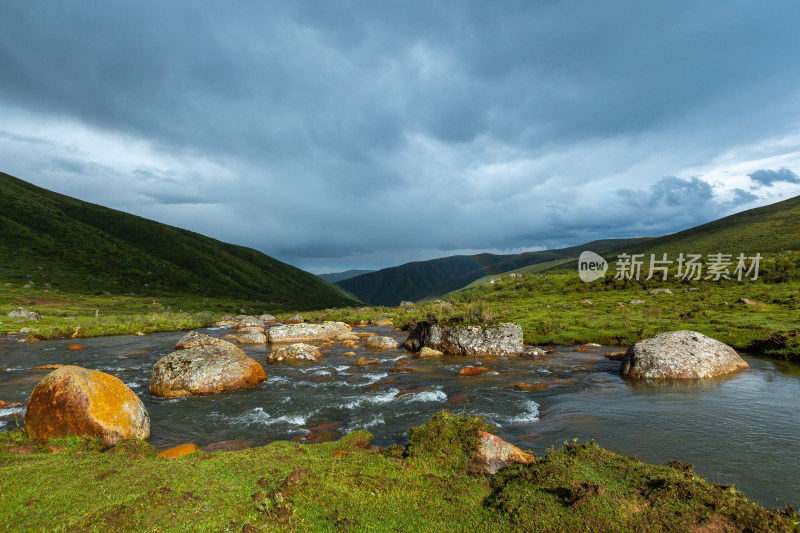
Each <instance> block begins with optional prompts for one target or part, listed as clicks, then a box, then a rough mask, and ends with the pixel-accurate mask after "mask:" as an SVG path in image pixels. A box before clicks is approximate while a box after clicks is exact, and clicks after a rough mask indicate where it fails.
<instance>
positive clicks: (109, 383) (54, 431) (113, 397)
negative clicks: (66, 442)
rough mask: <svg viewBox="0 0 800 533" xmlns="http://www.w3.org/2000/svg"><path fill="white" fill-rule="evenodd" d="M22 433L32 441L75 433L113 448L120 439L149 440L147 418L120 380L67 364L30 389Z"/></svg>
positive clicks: (142, 406) (138, 402)
mask: <svg viewBox="0 0 800 533" xmlns="http://www.w3.org/2000/svg"><path fill="white" fill-rule="evenodd" d="M25 430H26V431H27V433H28V436H29V437H30V438H32V439H49V438H54V437H67V436H71V435H77V436H89V437H97V438H100V439H102V440H103V441H104V442H105V443H106V444H108V445H114V444H116V443H117V442H118V441H119V440H121V439H126V438H136V439H146V438H148V437H149V436H150V417H149V415H148V414H147V410H146V409H145V408H144V404H142V401H141V400H140V399H139V397H138V396H136V394H134V392H133V391H132V390H131V389H129V388H128V387H127V386H126V385H125V384H124V383H123V382H122V381H120V380H119V379H117V378H115V377H114V376H111V375H109V374H105V373H103V372H100V371H97V370H88V369H86V368H82V367H79V366H72V365H68V366H62V367H61V368H58V369H57V370H54V371H53V372H50V373H49V374H47V375H46V376H45V377H44V378H42V380H41V381H39V383H38V384H37V385H36V387H35V388H34V389H33V392H32V393H31V398H30V400H29V401H28V408H27V411H26V413H25Z"/></svg>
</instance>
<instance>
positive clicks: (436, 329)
mask: <svg viewBox="0 0 800 533" xmlns="http://www.w3.org/2000/svg"><path fill="white" fill-rule="evenodd" d="M404 346H405V347H406V349H408V350H410V351H412V352H419V351H420V350H421V349H422V348H423V347H424V346H427V347H429V348H433V349H435V350H439V351H440V352H442V353H445V354H448V355H467V356H473V357H475V356H478V357H479V356H510V355H520V354H521V353H522V350H523V348H522V327H521V326H520V325H519V324H516V323H514V322H502V323H499V324H496V325H491V326H484V327H480V326H455V327H443V326H439V325H437V324H431V323H429V322H420V323H419V324H417V325H416V327H414V329H413V330H411V333H410V334H409V335H408V339H406V342H405V343H404Z"/></svg>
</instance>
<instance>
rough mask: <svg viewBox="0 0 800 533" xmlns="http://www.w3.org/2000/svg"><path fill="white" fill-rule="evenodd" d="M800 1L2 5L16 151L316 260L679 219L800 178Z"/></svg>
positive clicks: (81, 187) (40, 164)
mask: <svg viewBox="0 0 800 533" xmlns="http://www.w3.org/2000/svg"><path fill="white" fill-rule="evenodd" d="M495 4H496V5H495ZM798 20H800V2H797V1H794V0H787V1H780V0H774V1H769V2H757V1H746V2H739V1H734V0H726V1H724V2H719V1H712V2H703V1H698V0H692V1H687V2H680V1H670V2H639V1H630V2H619V1H608V0H607V1H604V2H597V1H595V0H587V1H564V2H554V1H546V0H541V1H536V2H533V1H527V0H526V1H522V2H496V3H495V2H486V1H485V0H478V1H475V2H466V1H465V2H447V1H437V2H430V1H425V2H411V1H403V2H392V3H389V2H377V1H374V0H373V1H365V2H324V1H320V2H313V3H311V2H299V1H292V2H264V1H253V2H213V3H212V2H196V1H188V0H187V1H170V2H163V1H145V0H137V1H136V2H116V1H103V2H80V1H70V2H52V1H50V0H47V1H38V0H25V1H24V2H23V1H4V2H0V170H2V171H4V172H7V173H9V174H12V175H15V176H17V177H19V178H22V179H24V180H27V181H29V182H32V183H34V184H36V185H39V186H42V187H45V188H48V189H51V190H55V191H58V192H61V193H64V194H68V195H71V196H74V197H77V198H80V199H82V200H87V201H91V202H95V203H99V204H102V205H106V206H109V207H113V208H116V209H120V210H123V211H127V212H130V213H135V214H137V215H141V216H145V217H148V218H152V219H155V220H158V221H160V222H165V223H168V224H172V225H175V226H180V227H183V228H187V229H191V230H193V231H197V232H200V233H203V234H205V235H209V236H212V237H215V238H218V239H221V240H224V241H228V242H233V243H237V244H242V245H246V246H251V247H253V248H256V249H258V250H261V251H263V252H265V253H267V254H269V255H272V256H274V257H277V258H279V259H281V260H283V261H286V262H288V263H291V264H294V265H296V266H299V267H301V268H305V269H307V270H310V271H312V272H316V273H320V272H326V271H338V270H345V269H348V268H382V267H385V266H393V265H396V264H400V263H404V262H408V261H413V260H418V259H429V258H433V257H441V256H446V255H454V254H457V253H463V252H464V251H484V250H489V251H494V252H503V253H511V252H514V251H523V250H530V249H540V248H553V247H561V246H569V245H576V244H581V243H583V242H587V241H590V240H593V239H597V238H606V237H632V236H643V235H661V234H665V233H671V232H674V231H678V230H681V229H685V228H687V227H690V226H694V225H697V224H700V223H703V222H707V221H709V220H712V219H716V218H719V217H721V216H724V215H727V214H730V213H733V212H736V211H741V210H744V209H747V208H750V207H755V206H759V205H764V204H767V203H772V202H775V201H778V200H781V199H785V198H789V197H791V196H796V195H798V194H800V183H798V182H800V178H798V174H800V68H798V58H800V31H798ZM687 252H691V250H687ZM723 252H724V251H723Z"/></svg>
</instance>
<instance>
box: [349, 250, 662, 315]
mask: <svg viewBox="0 0 800 533" xmlns="http://www.w3.org/2000/svg"><path fill="white" fill-rule="evenodd" d="M648 239H650V237H643V238H638V239H605V240H599V241H593V242H590V243H586V244H583V245H580V246H571V247H569V248H561V249H558V250H542V251H538V252H525V253H522V254H510V255H495V254H477V255H456V256H451V257H443V258H440V259H432V260H429V261H416V262H413V263H406V264H405V265H400V266H396V267H390V268H384V269H382V270H378V271H377V272H372V273H369V274H362V275H361V276H356V277H354V278H350V279H347V280H343V281H339V282H337V285H339V286H341V287H343V288H344V289H345V290H347V291H348V292H350V293H351V294H353V295H355V296H356V297H357V298H359V299H360V300H362V301H364V302H367V303H369V304H372V305H398V304H399V303H400V302H401V301H402V300H411V301H417V300H422V299H426V298H436V297H439V296H443V295H445V294H447V293H449V292H452V291H455V290H458V289H461V288H463V287H466V286H467V285H469V284H470V283H472V282H473V281H475V280H477V279H480V278H482V277H484V276H486V275H497V274H502V273H504V272H509V271H511V270H516V269H518V268H522V267H525V266H529V265H534V264H540V263H547V262H550V261H553V262H557V261H562V260H564V259H569V258H573V257H574V258H577V257H578V255H580V253H581V252H582V251H583V250H587V249H589V250H594V251H598V253H600V252H607V251H609V250H614V249H617V248H620V247H622V246H631V245H635V244H639V243H641V242H644V241H647V240H648Z"/></svg>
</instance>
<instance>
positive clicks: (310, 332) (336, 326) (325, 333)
mask: <svg viewBox="0 0 800 533" xmlns="http://www.w3.org/2000/svg"><path fill="white" fill-rule="evenodd" d="M350 331H351V330H350V326H349V325H347V324H345V323H344V322H323V323H322V324H288V325H284V326H275V327H273V328H270V330H269V342H309V341H324V340H328V339H335V338H337V337H339V336H340V335H348V334H349V333H350Z"/></svg>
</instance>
